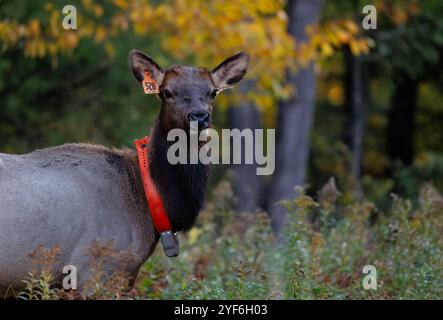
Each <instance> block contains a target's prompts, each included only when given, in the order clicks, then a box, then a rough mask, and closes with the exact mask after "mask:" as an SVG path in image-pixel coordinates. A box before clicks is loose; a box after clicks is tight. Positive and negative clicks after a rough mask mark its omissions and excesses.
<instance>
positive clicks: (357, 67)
mask: <svg viewBox="0 0 443 320" xmlns="http://www.w3.org/2000/svg"><path fill="white" fill-rule="evenodd" d="M344 57H345V65H346V76H345V90H346V102H345V103H346V105H345V111H346V124H345V134H344V140H345V143H346V144H347V145H348V147H349V149H350V150H351V172H350V173H351V177H352V180H353V183H355V185H356V187H357V189H359V185H360V179H361V176H362V173H363V169H362V167H363V140H364V130H365V119H366V117H365V116H366V114H365V113H366V111H365V109H366V108H365V102H364V100H365V99H364V96H365V88H364V81H363V62H362V59H363V58H362V56H354V55H353V54H352V52H351V50H350V49H349V47H345V49H344Z"/></svg>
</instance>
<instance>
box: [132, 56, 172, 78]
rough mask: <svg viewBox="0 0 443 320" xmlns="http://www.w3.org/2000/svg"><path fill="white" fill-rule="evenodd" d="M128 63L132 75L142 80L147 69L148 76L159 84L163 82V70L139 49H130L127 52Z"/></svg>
mask: <svg viewBox="0 0 443 320" xmlns="http://www.w3.org/2000/svg"><path fill="white" fill-rule="evenodd" d="M129 65H130V67H131V70H132V73H133V74H134V77H135V78H136V79H137V80H138V81H139V82H142V81H143V79H144V77H145V71H149V73H150V76H151V78H152V79H153V80H155V81H156V82H157V84H158V86H160V85H161V84H162V82H163V78H164V75H165V73H164V71H163V69H162V68H160V66H159V65H158V64H157V63H156V62H155V61H154V59H152V58H151V57H149V56H148V55H146V54H144V53H143V52H141V51H139V50H132V51H131V52H130V53H129Z"/></svg>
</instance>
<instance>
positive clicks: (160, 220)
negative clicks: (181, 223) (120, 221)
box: [134, 137, 179, 257]
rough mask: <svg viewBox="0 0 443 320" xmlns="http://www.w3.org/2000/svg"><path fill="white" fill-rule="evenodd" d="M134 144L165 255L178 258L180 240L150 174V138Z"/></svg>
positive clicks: (147, 197) (136, 141) (144, 186)
mask: <svg viewBox="0 0 443 320" xmlns="http://www.w3.org/2000/svg"><path fill="white" fill-rule="evenodd" d="M134 143H135V146H136V149H137V155H138V164H139V167H140V174H141V177H142V181H143V188H144V190H145V195H146V200H147V201H148V205H149V210H150V211H151V215H152V220H153V222H154V225H155V229H156V230H157V232H158V233H160V236H161V241H162V245H163V250H164V251H165V254H166V255H167V256H168V257H176V256H178V254H179V245H178V240H177V237H176V235H175V234H174V233H173V232H172V226H171V222H170V221H169V217H168V214H167V213H166V210H165V207H164V205H163V200H162V198H161V197H160V194H159V192H158V190H157V188H156V187H155V184H154V181H152V178H151V173H150V172H149V156H148V154H149V148H148V147H149V137H144V138H142V139H140V140H135V141H134Z"/></svg>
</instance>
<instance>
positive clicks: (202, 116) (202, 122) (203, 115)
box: [188, 112, 211, 129]
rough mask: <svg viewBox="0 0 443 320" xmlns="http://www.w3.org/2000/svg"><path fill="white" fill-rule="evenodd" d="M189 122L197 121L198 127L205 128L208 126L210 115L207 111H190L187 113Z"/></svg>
mask: <svg viewBox="0 0 443 320" xmlns="http://www.w3.org/2000/svg"><path fill="white" fill-rule="evenodd" d="M188 119H189V123H191V121H197V123H198V127H199V129H206V128H207V127H208V126H209V121H210V119H211V117H210V116H209V113H207V112H191V113H190V114H189V115H188Z"/></svg>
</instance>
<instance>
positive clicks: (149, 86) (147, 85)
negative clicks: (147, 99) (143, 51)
mask: <svg viewBox="0 0 443 320" xmlns="http://www.w3.org/2000/svg"><path fill="white" fill-rule="evenodd" d="M142 85H143V90H144V91H145V93H146V94H153V93H159V92H160V91H159V88H158V84H157V82H156V81H155V80H154V79H152V78H151V74H150V73H149V71H148V70H145V77H144V79H143V81H142Z"/></svg>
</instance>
